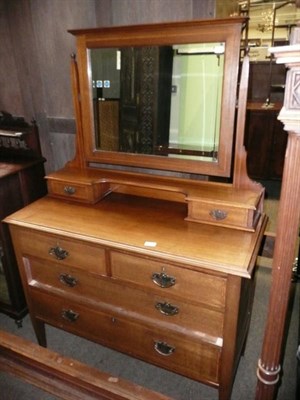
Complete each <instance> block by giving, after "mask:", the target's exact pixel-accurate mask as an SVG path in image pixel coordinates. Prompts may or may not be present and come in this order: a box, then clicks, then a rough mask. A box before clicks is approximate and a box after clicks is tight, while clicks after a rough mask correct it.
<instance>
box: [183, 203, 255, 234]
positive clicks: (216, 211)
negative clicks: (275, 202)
mask: <svg viewBox="0 0 300 400" xmlns="http://www.w3.org/2000/svg"><path fill="white" fill-rule="evenodd" d="M258 216H259V212H258V211H257V210H256V209H252V208H247V207H245V206H244V207H243V206H240V207H238V206H237V207H234V206H229V205H223V204H220V205H219V204H216V203H215V202H213V203H207V202H201V201H189V202H188V216H187V218H186V219H187V220H188V221H195V222H202V223H209V224H211V225H220V226H226V227H231V228H237V229H242V230H250V231H253V230H254V229H255V226H256V224H257V217H258Z"/></svg>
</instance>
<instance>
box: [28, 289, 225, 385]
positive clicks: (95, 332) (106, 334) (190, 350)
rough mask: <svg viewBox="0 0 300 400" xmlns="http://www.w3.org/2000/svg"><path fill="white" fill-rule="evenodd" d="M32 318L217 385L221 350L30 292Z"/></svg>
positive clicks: (115, 315) (112, 315) (64, 300)
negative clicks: (33, 316) (34, 317)
mask: <svg viewBox="0 0 300 400" xmlns="http://www.w3.org/2000/svg"><path fill="white" fill-rule="evenodd" d="M31 293H32V303H33V310H32V311H33V315H35V316H36V317H37V318H38V319H40V320H42V321H44V322H46V323H49V324H50V325H54V326H56V327H58V328H61V329H64V330H66V331H69V332H72V333H75V334H78V335H80V336H84V337H86V338H88V339H90V340H93V341H96V342H98V343H101V344H104V345H107V346H109V347H112V348H114V349H116V350H119V351H122V352H125V353H128V354H130V355H133V356H135V357H138V358H141V359H143V360H145V361H148V362H151V363H153V364H156V365H158V366H161V367H164V368H167V369H171V370H172V371H173V372H178V373H180V374H183V375H186V376H188V377H190V378H192V379H198V380H201V381H204V382H209V383H217V380H218V370H219V362H220V353H221V348H220V347H219V346H214V345H210V344H207V343H202V342H201V341H194V340H190V338H189V337H187V336H183V335H181V334H174V333H173V332H171V331H170V332H166V331H165V330H164V331H161V330H160V329H159V327H157V326H153V328H149V327H147V326H145V325H144V326H143V325H141V324H139V323H135V322H133V321H131V320H130V321H129V320H125V319H123V318H119V316H118V315H117V314H108V313H102V312H100V311H96V310H92V309H90V308H87V307H84V306H82V305H78V304H76V303H72V302H68V301H67V300H66V299H61V298H59V297H56V296H50V295H47V294H45V293H40V292H38V291H34V290H32V291H31Z"/></svg>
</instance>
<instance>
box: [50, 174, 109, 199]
mask: <svg viewBox="0 0 300 400" xmlns="http://www.w3.org/2000/svg"><path fill="white" fill-rule="evenodd" d="M47 186H48V193H49V195H50V196H53V197H63V198H71V199H72V200H77V201H80V202H84V203H90V204H94V203H96V202H97V201H99V200H100V199H101V198H102V197H104V196H105V195H106V193H107V192H109V191H110V186H109V184H108V183H105V182H104V183H103V182H101V183H99V182H91V181H88V182H83V183H77V182H74V181H72V182H68V181H61V180H55V179H52V178H49V177H47Z"/></svg>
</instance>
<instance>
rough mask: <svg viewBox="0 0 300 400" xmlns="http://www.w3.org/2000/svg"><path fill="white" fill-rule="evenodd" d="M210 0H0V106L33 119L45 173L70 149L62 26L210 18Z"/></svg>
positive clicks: (70, 46) (66, 40)
mask: <svg viewBox="0 0 300 400" xmlns="http://www.w3.org/2000/svg"><path fill="white" fill-rule="evenodd" d="M214 4H215V0H63V1H62V0H43V1H41V0H9V1H7V0H0V11H1V15H0V22H1V27H0V33H1V37H3V38H4V40H1V43H0V52H1V56H2V57H1V58H2V59H3V61H1V66H0V73H1V77H0V83H1V92H0V106H1V108H2V109H6V110H8V111H10V112H12V113H13V114H14V115H23V116H24V117H25V118H26V119H27V120H31V119H32V118H35V119H36V121H37V123H38V126H39V130H40V137H41V146H42V152H43V155H44V156H45V157H46V159H47V163H46V165H45V167H46V172H47V173H48V172H51V171H54V170H56V169H58V168H60V167H61V166H62V165H63V164H64V163H65V162H67V161H68V160H69V159H70V158H72V157H73V152H74V141H75V135H74V133H75V131H76V129H75V123H74V111H73V101H72V97H71V85H70V55H71V53H72V52H74V51H75V41H74V38H73V36H72V35H70V34H68V33H67V30H68V29H75V28H87V27H96V26H109V25H120V24H121V25H124V24H139V23H154V22H162V21H176V20H188V19H194V18H201V17H206V18H211V17H213V16H214ZM3 54H4V55H3ZM1 108H0V109H1ZM70 121H71V122H70ZM59 135H62V136H61V137H60V136H59Z"/></svg>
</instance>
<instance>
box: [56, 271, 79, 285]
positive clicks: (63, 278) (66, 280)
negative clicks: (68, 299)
mask: <svg viewBox="0 0 300 400" xmlns="http://www.w3.org/2000/svg"><path fill="white" fill-rule="evenodd" d="M59 280H60V282H61V283H63V284H64V285H67V286H69V287H74V286H76V285H77V282H78V280H77V279H76V278H74V277H73V276H72V275H69V274H60V275H59Z"/></svg>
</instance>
